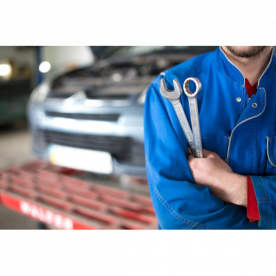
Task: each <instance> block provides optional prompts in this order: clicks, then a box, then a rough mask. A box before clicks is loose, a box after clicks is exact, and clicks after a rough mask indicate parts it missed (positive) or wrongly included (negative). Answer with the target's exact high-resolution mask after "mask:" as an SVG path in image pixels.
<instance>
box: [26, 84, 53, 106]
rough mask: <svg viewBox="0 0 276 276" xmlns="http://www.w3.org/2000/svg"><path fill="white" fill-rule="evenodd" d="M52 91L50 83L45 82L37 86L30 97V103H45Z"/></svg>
mask: <svg viewBox="0 0 276 276" xmlns="http://www.w3.org/2000/svg"><path fill="white" fill-rule="evenodd" d="M49 91H50V86H49V84H48V83H46V82H44V83H42V84H41V85H39V86H37V87H36V88H35V89H34V90H33V92H32V93H31V96H30V103H36V102H43V101H44V100H45V98H46V96H47V94H48V93H49Z"/></svg>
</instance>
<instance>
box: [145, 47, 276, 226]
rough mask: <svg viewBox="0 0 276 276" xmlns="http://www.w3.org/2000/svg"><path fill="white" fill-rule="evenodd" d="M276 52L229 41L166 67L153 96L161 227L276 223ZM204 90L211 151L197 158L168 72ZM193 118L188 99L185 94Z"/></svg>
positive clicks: (150, 145) (151, 156) (203, 119)
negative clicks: (171, 95) (163, 89)
mask: <svg viewBox="0 0 276 276" xmlns="http://www.w3.org/2000/svg"><path fill="white" fill-rule="evenodd" d="M275 65H276V56H275V52H274V49H273V48H272V47H268V46H231V47H230V46H223V47H218V48H217V49H216V51H214V52H210V53H206V54H203V55H200V56H197V57H195V58H193V59H191V60H189V61H186V62H184V63H181V64H179V65H177V66H175V67H173V68H171V69H169V70H167V71H165V72H163V73H162V74H160V76H158V77H157V78H156V79H155V80H154V81H153V82H152V84H151V86H150V88H149V90H148V92H147V96H146V102H145V116H144V118H145V152H146V166H147V174H148V182H149V187H150V193H151V198H152V202H153V205H154V209H155V212H156V215H157V218H158V222H159V228H161V229H266V228H270V229H272V228H276V70H275ZM188 77H196V78H198V79H199V80H200V81H201V83H202V90H201V91H200V93H199V94H198V98H197V99H198V109H199V120H200V128H201V135H202V145H203V148H204V151H203V154H204V158H194V157H193V156H192V155H191V152H190V150H189V149H188V142H187V139H186V137H185V135H184V133H183V130H182V128H181V125H180V123H179V121H178V118H177V116H176V113H175V111H174V109H173V107H172V105H171V103H170V102H169V100H167V99H165V98H163V97H162V95H161V94H160V80H161V78H164V79H165V82H166V86H167V87H168V89H170V90H173V88H174V87H173V79H177V80H178V82H179V84H180V85H181V86H182V85H183V83H184V81H185V80H186V79H187V78H188ZM180 100H181V103H182V106H183V109H184V111H185V113H186V116H187V119H188V121H189V123H190V112H189V106H188V99H187V97H186V96H185V94H184V95H183V94H182V96H181V98H180Z"/></svg>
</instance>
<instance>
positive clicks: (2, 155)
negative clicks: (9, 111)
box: [0, 126, 38, 229]
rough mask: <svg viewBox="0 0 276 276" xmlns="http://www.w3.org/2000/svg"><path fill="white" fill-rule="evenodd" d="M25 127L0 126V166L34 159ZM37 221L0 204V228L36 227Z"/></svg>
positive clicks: (29, 137)
mask: <svg viewBox="0 0 276 276" xmlns="http://www.w3.org/2000/svg"><path fill="white" fill-rule="evenodd" d="M34 159H35V157H34V156H33V155H32V154H31V136H30V134H29V130H28V129H27V127H23V126H20V127H10V126H9V127H7V126H6V127H3V126H1V127H0V168H4V167H6V166H10V165H14V164H20V163H24V162H27V161H29V160H34ZM37 228H38V222H37V221H35V220H33V219H30V218H28V217H25V216H22V215H20V214H19V213H16V212H14V211H11V210H10V209H7V208H5V207H3V206H2V205H1V204H0V229H37Z"/></svg>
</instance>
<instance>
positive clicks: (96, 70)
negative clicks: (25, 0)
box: [0, 46, 216, 229]
mask: <svg viewBox="0 0 276 276" xmlns="http://www.w3.org/2000/svg"><path fill="white" fill-rule="evenodd" d="M215 48H216V47H210V46H208V47H204V46H198V47H192V46H177V47H172V46H122V47H118V46H117V47H111V46H91V47H89V46H83V47H69V46H65V47H62V46H60V47H56V46H43V47H42V46H30V47H26V46H24V47H22V46H10V47H0V153H1V154H0V170H1V171H0V229H51V228H53V229H59V228H61V229H77V228H76V227H73V226H72V225H73V224H74V223H75V222H76V221H77V222H80V221H81V222H82V223H83V224H82V225H89V226H91V227H92V228H93V227H94V228H97V229H114V228H116V229H140V228H141V229H142V228H143V227H144V228H155V227H156V225H155V224H154V223H155V222H156V221H155V216H154V211H153V209H152V207H151V204H150V202H149V201H150V200H148V199H149V192H148V188H147V181H146V170H145V156H144V138H143V135H144V133H143V106H144V101H145V96H146V92H147V88H148V87H149V85H150V83H151V82H152V80H153V79H154V78H155V77H156V76H158V75H159V74H160V73H161V72H162V71H165V70H167V69H169V68H171V67H173V66H175V65H177V64H179V63H181V62H184V61H186V60H188V59H190V58H193V57H195V56H196V55H199V54H202V53H205V52H209V51H213V50H214V49H215ZM93 183H96V184H95V185H94V184H93ZM78 185H79V186H78ZM93 185H94V186H93ZM84 189H86V190H84ZM108 189H109V190H108ZM112 189H114V190H112ZM124 192H126V193H127V194H126V193H125V194H124ZM1 193H2V194H1ZM93 193H94V195H93ZM24 200H25V201H24ZM22 202H23V203H22ZM1 203H2V204H1ZM16 204H17V205H16ZM22 204H23V205H22ZM24 204H25V205H24ZM28 204H29V205H28ZM135 204H136V205H135ZM139 204H140V205H139ZM147 204H148V209H147V208H146V207H145V206H147ZM16 206H17V207H16ZM22 206H23V207H22ZM24 206H25V207H24ZM20 208H21V209H20ZM22 208H23V209H22ZM43 208H44V209H43ZM116 208H117V209H116ZM118 208H121V209H118ZM49 210H50V211H51V212H52V213H51V214H50V213H49V212H50V211H49ZM47 212H48V213H47ZM137 214H138V215H139V216H137ZM69 219H70V221H69ZM61 221H62V222H61ZM72 221H73V222H72ZM118 221H120V223H119V222H118ZM132 222H135V223H134V224H133V223H132ZM62 223H63V224H62ZM143 223H144V224H145V225H146V226H145V225H144V224H143ZM64 225H65V226H64ZM74 225H75V224H74ZM135 227H136V228H135ZM139 227H140V228H139ZM79 228H83V226H82V227H81V226H79Z"/></svg>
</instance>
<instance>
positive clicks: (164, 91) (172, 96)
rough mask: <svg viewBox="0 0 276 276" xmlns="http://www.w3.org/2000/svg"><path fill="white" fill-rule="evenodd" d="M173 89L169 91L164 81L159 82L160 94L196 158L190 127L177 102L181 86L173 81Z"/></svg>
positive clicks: (178, 101)
mask: <svg viewBox="0 0 276 276" xmlns="http://www.w3.org/2000/svg"><path fill="white" fill-rule="evenodd" d="M173 87H174V90H173V91H171V90H169V89H168V88H167V87H166V82H165V79H164V78H162V79H161V82H160V93H161V95H162V96H163V97H164V98H166V99H168V100H169V101H170V102H171V104H172V106H173V108H174V110H175V113H176V115H177V118H178V120H179V122H180V125H181V127H182V129H183V132H184V134H185V136H186V139H187V141H188V143H189V145H190V148H191V151H192V153H193V155H194V156H196V151H195V144H194V138H193V133H192V131H191V128H190V125H189V123H188V120H187V117H186V115H185V113H184V110H183V107H182V105H181V102H180V100H179V98H180V96H181V94H182V89H181V86H180V85H179V83H178V81H177V80H176V79H174V80H173Z"/></svg>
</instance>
